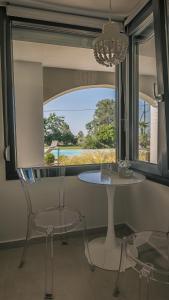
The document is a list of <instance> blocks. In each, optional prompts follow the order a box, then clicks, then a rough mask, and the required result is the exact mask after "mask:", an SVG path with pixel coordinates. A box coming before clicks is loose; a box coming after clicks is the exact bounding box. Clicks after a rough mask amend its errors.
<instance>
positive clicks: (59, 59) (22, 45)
mask: <svg viewBox="0 0 169 300" xmlns="http://www.w3.org/2000/svg"><path fill="white" fill-rule="evenodd" d="M13 45H14V46H13V55H14V60H22V61H29V62H40V63H42V65H43V66H46V67H57V68H65V69H75V70H88V71H104V72H106V71H107V72H111V71H114V67H112V68H111V69H110V68H107V67H104V66H102V65H99V64H98V63H97V62H96V61H95V58H94V55H93V50H92V49H86V48H79V47H78V48H77V47H67V46H60V45H50V44H42V43H32V42H23V41H13Z"/></svg>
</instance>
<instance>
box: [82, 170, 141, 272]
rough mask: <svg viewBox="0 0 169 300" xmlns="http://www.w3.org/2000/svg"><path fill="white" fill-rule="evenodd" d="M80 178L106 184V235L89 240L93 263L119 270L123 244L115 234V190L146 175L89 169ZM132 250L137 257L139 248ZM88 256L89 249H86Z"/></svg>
mask: <svg viewBox="0 0 169 300" xmlns="http://www.w3.org/2000/svg"><path fill="white" fill-rule="evenodd" d="M78 177H79V179H80V180H81V181H84V182H86V183H93V184H99V185H105V186H106V191H107V198H108V228H107V235H106V237H101V238H96V239H94V240H92V241H91V242H89V253H90V258H91V260H92V263H93V264H94V265H95V266H97V267H100V268H102V269H106V270H118V268H119V262H120V253H121V245H120V241H119V239H117V238H116V236H115V231H114V198H115V190H116V187H118V186H127V185H130V184H136V183H140V182H143V181H144V180H145V177H144V176H143V175H141V174H138V173H133V175H132V177H131V178H121V177H119V176H118V174H117V173H112V174H105V173H104V174H103V173H101V171H89V172H84V173H81V174H79V176H78ZM130 251H131V253H132V255H134V256H135V257H137V249H136V248H135V247H134V246H133V245H131V247H130ZM85 255H86V257H87V259H88V261H89V262H90V259H89V257H88V251H86V250H85ZM131 264H132V262H131V261H127V262H126V265H125V268H129V267H131V266H132V265H131Z"/></svg>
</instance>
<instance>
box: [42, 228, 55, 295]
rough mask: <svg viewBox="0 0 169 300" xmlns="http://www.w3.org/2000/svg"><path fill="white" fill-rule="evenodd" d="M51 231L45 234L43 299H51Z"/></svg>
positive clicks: (52, 269)
mask: <svg viewBox="0 0 169 300" xmlns="http://www.w3.org/2000/svg"><path fill="white" fill-rule="evenodd" d="M53 258H54V255H53V231H51V232H47V233H46V249H45V296H44V299H45V300H47V299H53V282H54V261H53Z"/></svg>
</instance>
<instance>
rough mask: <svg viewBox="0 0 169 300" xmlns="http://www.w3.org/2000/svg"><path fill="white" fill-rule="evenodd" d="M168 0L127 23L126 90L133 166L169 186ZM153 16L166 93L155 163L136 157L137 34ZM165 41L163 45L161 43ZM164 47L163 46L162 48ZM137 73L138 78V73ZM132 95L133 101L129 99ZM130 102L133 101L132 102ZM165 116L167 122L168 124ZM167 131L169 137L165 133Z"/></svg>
mask: <svg viewBox="0 0 169 300" xmlns="http://www.w3.org/2000/svg"><path fill="white" fill-rule="evenodd" d="M165 9H166V1H165V0H162V1H161V0H152V1H149V2H148V3H147V5H145V7H144V8H143V9H142V10H141V11H140V12H139V13H138V15H137V16H136V17H135V18H134V19H133V20H132V21H131V23H129V24H128V25H127V26H126V31H127V32H128V34H129V54H128V58H127V63H126V68H127V73H126V79H125V80H126V81H127V82H128V84H129V91H128V93H127V94H126V97H127V99H128V107H127V108H126V109H127V112H128V140H129V142H128V144H127V157H128V158H129V159H130V161H131V164H132V168H133V169H134V170H138V171H141V172H142V173H144V174H145V175H146V177H147V178H149V179H151V180H154V181H156V182H159V183H162V184H165V185H168V186H169V172H168V169H169V167H168V166H169V165H168V164H169V161H168V159H167V158H168V157H169V156H168V155H169V99H168V97H167V96H168V94H169V78H168V72H169V71H168V70H169V69H168V45H167V37H168V30H167V26H166V24H167V16H166V12H165ZM152 20H153V25H154V36H155V50H156V61H158V63H157V75H158V76H157V84H158V93H159V94H160V95H161V96H162V100H163V101H162V102H160V103H159V104H158V105H159V117H158V135H159V138H160V141H159V143H158V163H157V164H153V163H149V162H143V161H138V160H136V143H137V135H138V131H137V126H136V122H137V119H136V118H137V117H136V116H137V111H136V99H139V97H138V92H139V91H138V85H137V84H138V75H139V74H138V62H137V47H136V43H135V36H136V33H138V32H139V31H140V30H143V29H144V27H146V26H147V25H148V24H149V23H150V22H152ZM161 45H162V47H161ZM161 48H162V49H161ZM135 76H136V77H137V78H136V80H134V77H135ZM129 99H130V101H129ZM129 102H130V103H129ZM164 116H165V117H166V118H165V119H166V120H165V124H164ZM164 131H165V133H166V137H165V134H164Z"/></svg>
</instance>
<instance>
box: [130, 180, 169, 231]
mask: <svg viewBox="0 0 169 300" xmlns="http://www.w3.org/2000/svg"><path fill="white" fill-rule="evenodd" d="M126 201H127V212H126V215H127V222H128V224H129V225H131V226H132V227H133V228H134V229H136V230H144V229H156V230H164V231H169V187H167V186H163V185H161V184H157V183H155V182H151V181H149V180H146V181H145V182H144V183H142V184H139V185H135V186H133V187H132V188H130V189H129V191H128V193H127V194H126Z"/></svg>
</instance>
